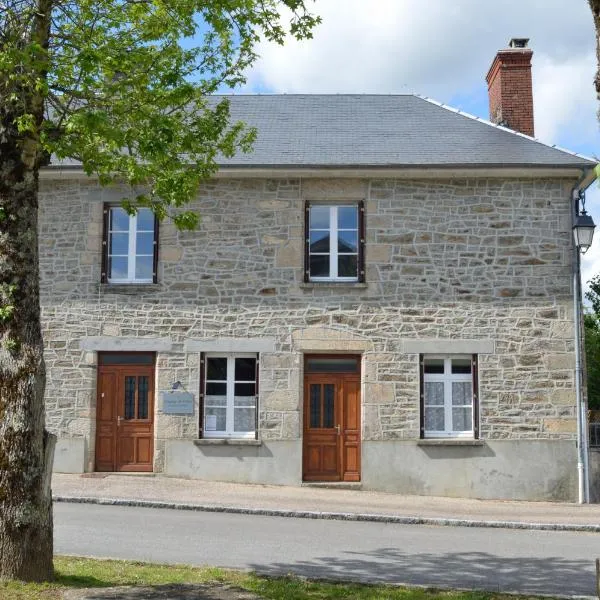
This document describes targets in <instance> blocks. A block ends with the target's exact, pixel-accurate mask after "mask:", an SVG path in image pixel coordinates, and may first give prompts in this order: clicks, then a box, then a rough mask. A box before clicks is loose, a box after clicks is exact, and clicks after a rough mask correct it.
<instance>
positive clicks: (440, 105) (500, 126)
mask: <svg viewBox="0 0 600 600" xmlns="http://www.w3.org/2000/svg"><path fill="white" fill-rule="evenodd" d="M411 95H412V96H415V97H416V98H419V99H420V100H424V101H425V102H429V103H430V104H433V105H434V106H438V107H440V108H443V109H445V110H447V111H449V112H453V113H456V114H459V115H462V116H463V117H466V118H467V119H472V120H474V121H478V122H479V123H482V124H483V125H488V126H489V127H494V128H495V129H499V130H500V131H506V132H507V133H511V134H512V135H516V136H518V137H522V138H525V139H526V140H529V141H530V142H536V143H537V144H540V145H541V146H544V147H546V148H552V149H553V150H557V151H559V152H564V153H565V154H570V155H571V156H576V157H577V158H582V159H583V160H588V161H590V162H593V163H598V162H600V159H596V158H592V157H590V156H586V155H585V154H579V153H578V152H573V151H572V150H567V149H566V148H563V147H562V146H557V145H556V144H546V142H542V141H541V140H539V139H538V138H535V137H531V136H530V135H527V134H525V133H521V132H520V131H515V130H514V129H510V128H509V127H504V126H502V125H497V124H496V123H492V122H491V121H489V120H488V119H482V118H481V117H477V116H476V115H472V114H471V113H468V112H465V111H463V110H459V109H458V108H454V107H453V106H449V105H447V104H444V103H442V102H438V101H437V100H434V99H433V98H429V97H428V96H424V95H422V94H411Z"/></svg>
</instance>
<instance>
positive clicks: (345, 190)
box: [39, 43, 595, 500]
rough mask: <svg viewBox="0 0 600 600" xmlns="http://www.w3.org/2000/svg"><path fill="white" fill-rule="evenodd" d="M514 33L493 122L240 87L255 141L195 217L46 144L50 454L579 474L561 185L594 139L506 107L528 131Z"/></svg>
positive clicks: (288, 474) (503, 58)
mask: <svg viewBox="0 0 600 600" xmlns="http://www.w3.org/2000/svg"><path fill="white" fill-rule="evenodd" d="M519 45H521V46H522V45H523V44H519V43H516V44H513V46H516V47H511V48H509V49H507V50H503V51H500V52H499V53H498V55H497V57H496V59H495V60H494V63H493V65H492V68H491V69H490V73H489V75H488V82H489V85H490V102H491V115H492V120H494V121H495V122H497V123H502V124H503V125H504V126H500V125H494V124H492V123H488V122H485V121H482V120H479V119H476V118H473V117H469V116H467V115H464V114H461V113H459V112H458V111H454V110H452V109H449V108H447V107H444V106H442V105H439V104H437V103H435V102H433V101H430V100H428V99H424V98H421V97H417V96H413V95H403V96H371V95H335V96H327V95H286V96H279V95H265V96H232V97H231V98H230V101H231V111H232V115H233V118H234V119H241V120H243V121H245V122H247V123H249V124H251V125H255V126H256V127H257V129H258V133H259V135H258V140H257V142H256V144H255V149H254V152H253V153H251V154H248V155H242V156H237V157H235V158H234V159H231V160H227V161H223V163H222V165H221V169H220V171H219V173H218V175H217V176H216V177H215V178H214V179H213V180H212V181H210V182H208V183H206V184H204V185H203V186H202V189H201V190H200V193H199V195H198V198H197V200H196V202H195V203H194V205H193V208H195V209H197V210H198V211H199V213H200V214H201V219H202V220H201V224H200V226H199V228H198V230H197V231H194V232H178V231H177V230H176V229H175V228H174V227H173V226H172V225H171V224H170V223H169V222H162V223H160V224H158V223H156V222H155V220H154V218H153V217H152V215H151V214H150V213H149V212H148V211H146V210H140V211H139V212H138V214H137V216H132V217H130V216H128V215H127V214H126V213H125V212H124V211H123V210H122V209H121V208H120V206H119V201H120V199H121V198H122V196H123V193H124V192H123V191H122V190H118V189H107V188H102V187H100V186H99V185H98V183H97V182H96V181H95V180H93V179H91V178H88V177H86V176H85V175H84V174H83V173H82V171H81V169H80V168H79V166H78V165H77V164H76V163H72V164H70V163H66V164H65V163H62V164H56V165H50V166H49V167H48V168H47V169H46V170H45V171H44V172H43V173H42V179H41V188H42V193H41V199H40V225H39V227H40V250H41V252H40V258H41V288H42V312H43V320H44V327H45V344H46V359H47V366H48V386H47V393H46V400H47V422H48V426H49V428H50V429H51V430H52V431H53V432H55V433H57V434H58V438H59V439H58V446H57V452H56V459H55V470H56V471H62V472H84V471H154V472H160V473H164V474H167V475H173V476H182V477H196V478H200V479H206V480H224V481H237V482H252V483H264V484H283V485H300V484H301V483H302V482H325V483H332V482H340V483H341V484H342V485H355V486H362V487H363V488H364V489H373V490H386V491H393V492H401V493H410V494H432V495H448V496H462V497H480V498H510V499H553V500H559V499H561V500H565V499H569V500H572V499H574V498H575V496H576V487H577V486H576V482H577V471H576V462H577V461H576V447H575V423H576V418H575V414H576V413H575V382H574V328H573V290H572V268H573V267H572V259H573V242H572V234H571V226H572V225H571V219H572V198H573V194H574V192H577V191H578V190H580V189H585V188H586V187H587V186H589V185H590V184H591V183H592V181H593V180H594V177H595V176H594V172H593V167H594V164H595V163H594V162H593V161H592V160H590V159H587V158H585V157H582V156H579V155H576V154H572V153H569V152H566V151H563V150H559V149H557V148H554V147H550V146H546V145H544V144H542V143H540V142H538V141H536V140H534V139H533V138H530V137H528V136H527V135H524V134H522V133H518V132H515V131H512V130H510V129H508V127H512V128H513V129H516V130H519V131H526V132H528V133H531V134H533V104H532V100H531V71H530V69H531V66H530V64H531V63H530V58H531V51H530V50H529V49H528V48H525V47H518V46H519ZM511 90H512V92H511ZM515 90H517V92H518V93H516V92H515ZM66 223H68V227H65V224H66Z"/></svg>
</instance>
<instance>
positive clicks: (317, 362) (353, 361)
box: [306, 357, 358, 373]
mask: <svg viewBox="0 0 600 600" xmlns="http://www.w3.org/2000/svg"><path fill="white" fill-rule="evenodd" d="M306 371H307V372H308V373H358V359H357V358H354V357H350V358H309V359H308V360H307V361H306Z"/></svg>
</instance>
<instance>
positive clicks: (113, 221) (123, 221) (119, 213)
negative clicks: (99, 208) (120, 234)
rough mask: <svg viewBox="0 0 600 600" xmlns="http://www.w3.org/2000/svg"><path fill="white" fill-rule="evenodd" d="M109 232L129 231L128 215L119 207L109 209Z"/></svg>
mask: <svg viewBox="0 0 600 600" xmlns="http://www.w3.org/2000/svg"><path fill="white" fill-rule="evenodd" d="M109 229H110V231H129V215H128V214H127V213H126V212H125V210H123V209H122V208H120V207H114V208H111V209H110V227H109Z"/></svg>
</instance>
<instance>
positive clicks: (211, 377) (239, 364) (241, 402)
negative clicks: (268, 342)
mask: <svg viewBox="0 0 600 600" xmlns="http://www.w3.org/2000/svg"><path fill="white" fill-rule="evenodd" d="M202 380H203V381H202V383H201V396H202V398H203V410H202V412H201V423H200V430H201V431H202V433H203V436H204V437H206V438H226V437H230V438H254V437H256V429H257V427H256V417H257V394H258V357H257V355H256V354H205V355H203V356H202Z"/></svg>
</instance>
